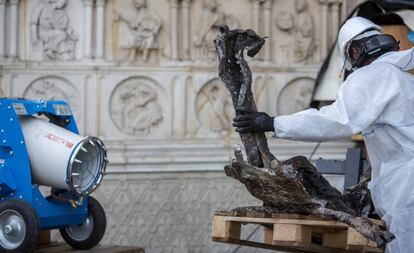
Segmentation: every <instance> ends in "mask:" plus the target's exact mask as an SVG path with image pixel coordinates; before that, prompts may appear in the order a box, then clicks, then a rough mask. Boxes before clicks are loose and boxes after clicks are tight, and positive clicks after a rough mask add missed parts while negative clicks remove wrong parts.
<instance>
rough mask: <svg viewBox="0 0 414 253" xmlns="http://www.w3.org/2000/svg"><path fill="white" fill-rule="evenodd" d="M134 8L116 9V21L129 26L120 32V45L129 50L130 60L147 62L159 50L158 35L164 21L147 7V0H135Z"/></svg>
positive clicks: (128, 59)
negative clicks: (126, 29)
mask: <svg viewBox="0 0 414 253" xmlns="http://www.w3.org/2000/svg"><path fill="white" fill-rule="evenodd" d="M133 6H134V8H135V9H134V10H128V9H126V10H115V13H114V18H115V21H116V22H122V23H124V24H126V26H127V27H128V31H127V33H126V34H125V35H124V34H119V40H120V47H121V48H122V49H124V50H127V51H128V56H127V58H126V59H121V60H126V61H128V62H134V61H137V60H138V61H142V62H147V61H148V59H149V58H150V54H151V52H153V51H158V50H159V49H160V45H159V42H158V37H159V34H160V30H161V26H162V21H161V19H160V18H159V17H158V16H157V15H156V14H155V13H154V12H152V11H150V10H148V8H147V0H133Z"/></svg>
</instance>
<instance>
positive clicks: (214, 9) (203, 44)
mask: <svg viewBox="0 0 414 253" xmlns="http://www.w3.org/2000/svg"><path fill="white" fill-rule="evenodd" d="M201 15H202V16H201V19H200V23H199V26H198V29H197V31H198V32H197V34H196V37H195V39H194V46H195V48H196V57H197V59H200V60H211V59H215V58H216V51H215V48H214V43H213V40H214V39H215V38H216V37H217V35H218V34H219V30H218V28H219V26H220V25H223V24H226V25H228V26H229V27H230V28H231V29H234V28H238V27H240V22H239V20H238V19H237V18H236V17H234V16H233V15H230V14H226V13H224V12H222V11H221V10H220V5H219V3H218V2H217V0H203V11H202V14H201Z"/></svg>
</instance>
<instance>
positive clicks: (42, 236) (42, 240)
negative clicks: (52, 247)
mask: <svg viewBox="0 0 414 253" xmlns="http://www.w3.org/2000/svg"><path fill="white" fill-rule="evenodd" d="M45 244H50V230H44V231H40V233H39V236H38V238H37V245H45Z"/></svg>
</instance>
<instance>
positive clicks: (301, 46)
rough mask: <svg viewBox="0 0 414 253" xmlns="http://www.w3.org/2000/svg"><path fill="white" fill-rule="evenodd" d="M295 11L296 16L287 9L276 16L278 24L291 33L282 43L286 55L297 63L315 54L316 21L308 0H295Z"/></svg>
mask: <svg viewBox="0 0 414 253" xmlns="http://www.w3.org/2000/svg"><path fill="white" fill-rule="evenodd" d="M295 11H296V14H295V18H294V15H293V14H291V13H289V12H287V11H283V12H280V13H279V15H278V16H277V17H276V25H277V26H278V27H279V29H281V30H282V31H285V32H287V33H289V35H290V38H289V39H287V40H286V43H284V44H282V45H280V47H281V50H282V52H284V57H285V58H287V59H288V60H291V61H293V62H295V63H303V62H306V61H308V60H309V59H310V58H311V57H312V56H313V53H314V52H315V49H316V42H315V33H314V23H313V18H312V16H311V14H310V13H309V10H308V2H307V0H295Z"/></svg>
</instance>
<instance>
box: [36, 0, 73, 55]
mask: <svg viewBox="0 0 414 253" xmlns="http://www.w3.org/2000/svg"><path fill="white" fill-rule="evenodd" d="M66 3H67V0H40V1H39V3H38V4H37V5H36V7H35V8H34V9H33V10H32V13H31V18H30V35H31V43H32V46H33V50H34V51H37V52H39V51H40V52H42V53H43V56H44V57H43V58H45V59H49V60H73V59H74V58H75V46H76V43H77V41H78V34H77V33H76V32H75V31H74V30H73V28H72V27H71V25H70V20H69V17H68V15H67V13H66V11H65V10H64V8H65V6H66Z"/></svg>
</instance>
